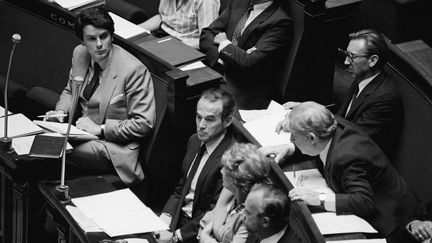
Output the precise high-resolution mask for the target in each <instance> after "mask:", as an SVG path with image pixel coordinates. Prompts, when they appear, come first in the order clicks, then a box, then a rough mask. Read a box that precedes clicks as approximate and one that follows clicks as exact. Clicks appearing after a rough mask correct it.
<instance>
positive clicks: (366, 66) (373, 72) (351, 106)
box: [284, 30, 403, 159]
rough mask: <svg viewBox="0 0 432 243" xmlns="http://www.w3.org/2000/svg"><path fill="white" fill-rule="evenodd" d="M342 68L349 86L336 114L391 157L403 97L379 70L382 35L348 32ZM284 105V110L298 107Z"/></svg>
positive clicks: (383, 46)
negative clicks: (347, 78) (347, 72)
mask: <svg viewBox="0 0 432 243" xmlns="http://www.w3.org/2000/svg"><path fill="white" fill-rule="evenodd" d="M349 36H350V38H351V40H350V42H349V44H348V48H347V50H340V51H341V52H342V53H343V54H344V55H345V61H344V63H345V65H346V66H347V70H348V71H349V72H350V73H351V74H352V76H353V78H354V82H353V83H352V85H351V87H350V89H349V91H348V94H347V95H346V96H345V97H346V98H345V100H344V101H343V102H342V105H341V107H340V108H339V110H338V112H337V114H338V115H339V116H341V117H345V119H347V120H348V121H350V122H352V123H354V124H356V125H357V126H359V127H360V128H361V129H362V130H363V131H364V132H365V133H366V134H368V135H369V136H370V137H371V138H372V139H373V140H374V141H375V142H376V143H377V144H378V145H379V146H380V148H381V149H382V150H383V151H384V152H385V153H386V155H387V156H388V158H390V159H392V158H393V157H394V152H395V147H396V145H397V142H398V139H397V137H395V136H397V134H399V131H400V126H401V122H402V115H403V114H402V112H403V110H402V98H401V94H400V91H399V88H398V87H397V84H396V82H395V81H394V80H392V79H391V78H390V77H389V76H387V75H386V74H385V73H384V71H383V70H382V68H383V66H384V64H385V63H386V60H387V52H388V47H387V43H386V41H385V39H384V36H383V35H382V34H381V33H379V32H377V31H375V30H361V31H358V32H355V33H351V34H350V35H349ZM298 104H299V103H298V102H287V103H285V104H284V106H285V108H286V109H291V108H293V107H295V106H296V105H298Z"/></svg>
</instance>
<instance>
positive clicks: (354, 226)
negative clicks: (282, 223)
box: [312, 212, 378, 235]
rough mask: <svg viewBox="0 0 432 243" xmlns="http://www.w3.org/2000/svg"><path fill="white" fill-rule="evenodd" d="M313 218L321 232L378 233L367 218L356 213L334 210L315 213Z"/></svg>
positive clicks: (326, 233)
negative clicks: (336, 211)
mask: <svg viewBox="0 0 432 243" xmlns="http://www.w3.org/2000/svg"><path fill="white" fill-rule="evenodd" d="M312 218H313V219H314V220H315V223H316V224H317V226H318V229H319V230H320V232H321V234H323V235H328V234H344V233H359V232H364V233H378V231H376V230H375V229H374V228H373V227H372V226H371V225H370V224H369V223H368V222H366V220H364V219H362V218H360V217H358V216H355V215H336V213H333V212H327V213H315V214H312Z"/></svg>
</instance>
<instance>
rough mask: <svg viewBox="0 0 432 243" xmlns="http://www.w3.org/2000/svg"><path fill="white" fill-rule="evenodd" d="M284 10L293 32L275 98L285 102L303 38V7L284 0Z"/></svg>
mask: <svg viewBox="0 0 432 243" xmlns="http://www.w3.org/2000/svg"><path fill="white" fill-rule="evenodd" d="M286 5H287V6H285V10H286V11H287V12H288V14H289V15H290V16H291V18H292V20H293V32H292V39H291V44H290V47H289V51H288V55H287V57H286V63H285V67H284V70H283V72H282V74H281V77H280V82H279V83H278V87H277V91H276V92H277V94H276V97H275V99H276V100H277V101H279V102H285V101H286V97H287V90H288V87H289V86H288V84H289V82H290V80H291V79H292V72H293V68H294V65H295V62H296V60H297V55H298V51H299V48H300V43H301V40H302V38H303V32H304V7H303V5H302V4H300V3H299V2H297V1H296V0H288V1H287V2H286Z"/></svg>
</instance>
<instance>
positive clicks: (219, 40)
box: [213, 32, 228, 45]
mask: <svg viewBox="0 0 432 243" xmlns="http://www.w3.org/2000/svg"><path fill="white" fill-rule="evenodd" d="M224 40H228V38H227V36H226V34H225V32H220V33H219V34H217V35H216V36H215V38H214V40H213V41H214V43H216V44H218V45H219V44H220V43H222V41H224Z"/></svg>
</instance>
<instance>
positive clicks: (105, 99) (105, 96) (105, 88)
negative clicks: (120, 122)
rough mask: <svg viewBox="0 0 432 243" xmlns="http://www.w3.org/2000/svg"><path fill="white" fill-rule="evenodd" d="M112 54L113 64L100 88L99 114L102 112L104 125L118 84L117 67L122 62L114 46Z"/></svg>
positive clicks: (109, 66)
mask: <svg viewBox="0 0 432 243" xmlns="http://www.w3.org/2000/svg"><path fill="white" fill-rule="evenodd" d="M112 52H113V53H112V54H113V55H112V57H111V60H110V62H111V63H110V64H109V65H108V72H107V74H106V78H105V79H104V81H103V83H101V87H100V88H101V92H100V94H101V99H100V104H99V112H100V118H101V122H102V123H104V122H105V117H106V113H107V109H108V105H109V102H110V100H111V98H112V95H113V93H114V90H115V87H116V84H117V82H116V78H117V76H118V70H117V67H118V66H119V65H118V62H119V61H120V60H118V59H119V57H118V56H117V55H118V54H117V53H118V52H117V49H116V47H115V46H113V48H112Z"/></svg>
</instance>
